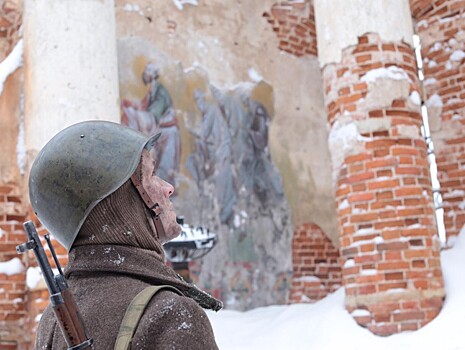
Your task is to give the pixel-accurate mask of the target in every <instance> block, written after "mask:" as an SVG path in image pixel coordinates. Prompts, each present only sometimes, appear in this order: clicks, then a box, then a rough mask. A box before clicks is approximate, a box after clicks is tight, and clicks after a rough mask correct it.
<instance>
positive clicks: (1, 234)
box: [0, 228, 5, 238]
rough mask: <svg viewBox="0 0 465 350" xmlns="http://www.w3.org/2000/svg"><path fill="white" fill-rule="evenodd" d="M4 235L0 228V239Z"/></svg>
mask: <svg viewBox="0 0 465 350" xmlns="http://www.w3.org/2000/svg"><path fill="white" fill-rule="evenodd" d="M4 234H5V231H3V230H2V229H1V228H0V238H2V237H3V235H4Z"/></svg>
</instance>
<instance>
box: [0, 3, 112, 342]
mask: <svg viewBox="0 0 465 350" xmlns="http://www.w3.org/2000/svg"><path fill="white" fill-rule="evenodd" d="M23 29H24V30H23V37H24V63H25V64H24V69H23V70H22V71H21V73H23V72H24V75H22V74H21V75H20V78H21V82H22V80H23V77H24V89H23V90H24V99H21V98H20V96H22V91H21V94H19V92H17V91H16V90H18V89H16V88H14V89H13V86H12V85H11V84H12V83H13V82H10V81H7V83H8V85H5V91H4V92H3V95H5V94H7V95H12V96H13V97H14V99H12V98H10V99H9V106H10V107H9V108H10V109H13V108H16V109H17V110H18V111H19V112H17V113H15V114H14V113H11V114H8V115H9V116H10V115H11V118H10V119H11V121H10V122H9V123H8V128H9V129H8V130H10V131H11V132H9V133H7V135H8V138H11V142H10V144H9V146H8V148H2V149H4V150H5V149H7V151H8V156H6V155H5V153H6V152H4V153H3V154H2V157H0V172H1V174H2V175H3V174H5V173H6V172H5V171H4V169H3V168H2V165H3V163H4V162H6V161H8V162H9V164H10V163H12V161H11V160H10V159H9V158H14V163H15V164H14V165H15V166H16V170H15V174H16V175H15V176H16V177H15V179H16V180H15V181H16V182H13V183H11V182H10V183H6V184H3V183H0V204H4V205H5V207H6V208H8V209H9V210H10V211H11V210H15V214H14V215H12V214H10V213H9V212H8V213H6V214H5V215H3V216H1V215H0V228H1V230H3V231H1V230H0V242H1V244H2V245H0V258H1V259H2V260H3V258H4V257H6V256H7V257H9V258H11V257H16V252H15V246H16V244H18V243H22V242H23V241H24V239H25V235H24V231H23V229H22V226H21V224H22V223H23V222H24V221H25V220H29V219H34V220H35V218H34V217H31V215H28V212H29V210H28V208H29V204H28V196H27V192H28V191H27V180H28V172H29V171H28V170H29V167H30V166H31V164H32V161H33V160H34V157H35V156H36V154H37V153H38V151H39V150H40V149H41V148H42V147H43V146H44V145H45V143H46V142H47V141H48V140H49V139H50V138H52V137H53V136H54V135H55V134H56V133H57V132H59V131H60V130H62V129H63V128H65V127H67V126H69V125H71V124H74V123H77V122H80V121H84V120H90V119H104V120H110V121H114V122H119V121H120V112H119V91H118V71H117V55H116V36H115V15H114V2H113V1H112V0H103V1H97V0H88V1H59V0H44V1H34V0H26V1H24V15H23ZM15 94H16V95H18V96H16V95H15ZM3 95H2V97H1V99H0V108H2V110H3V104H2V99H3ZM20 107H21V108H20ZM0 123H1V124H2V125H3V119H2V121H1V122H0ZM5 142H6V141H5V139H2V141H0V143H1V144H2V147H3V144H4V143H5ZM7 157H8V159H7ZM16 163H17V165H16ZM10 165H11V164H10ZM6 169H8V168H6ZM9 169H13V168H9ZM18 182H19V186H16V185H17V184H18ZM21 184H22V185H23V186H21ZM1 202H4V203H1ZM0 214H1V213H0ZM36 225H37V226H38V227H37V228H38V232H39V235H41V236H43V234H45V233H46V232H45V228H44V227H43V226H40V224H39V222H38V221H36ZM2 235H3V237H2ZM5 238H6V240H5ZM5 241H6V243H4V242H5ZM54 246H55V250H56V253H57V255H58V258H59V260H60V262H61V263H62V265H64V264H65V263H66V262H67V252H66V251H65V250H64V248H63V247H61V246H59V245H58V243H57V242H56V241H54ZM2 250H7V252H2ZM5 254H9V255H5ZM22 259H23V260H22V263H23V267H22V269H21V272H20V273H17V274H14V275H12V276H7V277H3V276H2V275H0V279H1V281H0V288H2V287H3V288H4V289H5V290H6V293H7V295H8V299H12V300H13V301H12V302H11V303H10V304H11V305H5V306H4V307H3V309H2V307H0V326H1V321H2V320H6V321H7V322H10V323H9V324H10V325H12V327H13V329H14V330H15V333H11V341H10V338H5V337H4V335H3V334H1V332H0V338H1V339H2V340H1V341H0V348H2V349H3V347H2V346H4V344H3V343H2V341H3V340H5V341H7V340H8V341H9V343H8V346H10V347H8V349H10V348H11V349H18V350H22V349H30V348H31V347H32V344H33V342H34V335H35V330H36V327H37V322H38V320H39V319H40V314H41V313H42V312H43V310H44V308H45V307H46V306H47V305H48V292H47V290H46V287H45V284H44V283H43V282H41V280H40V279H37V280H35V281H34V279H31V278H28V282H27V284H26V275H30V276H36V277H37V276H38V270H37V267H36V261H35V258H33V255H32V254H31V255H29V256H27V255H25V256H23V258H22ZM2 260H0V261H2ZM52 266H53V265H52ZM18 271H19V270H18ZM19 292H21V293H23V296H24V297H23V296H22V295H21V294H19ZM8 293H9V294H8ZM10 295H11V297H10ZM13 298H14V299H13ZM5 346H6V345H5ZM5 348H6V347H5Z"/></svg>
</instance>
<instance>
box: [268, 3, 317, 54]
mask: <svg viewBox="0 0 465 350" xmlns="http://www.w3.org/2000/svg"><path fill="white" fill-rule="evenodd" d="M263 17H265V18H266V20H267V21H268V23H270V24H271V25H272V27H273V31H274V32H275V33H276V36H277V38H278V40H279V45H278V47H279V49H280V50H282V51H285V52H287V53H290V54H292V55H295V56H297V57H301V56H304V55H310V56H316V55H317V45H316V29H315V11H314V8H313V0H305V1H299V2H296V1H294V2H291V1H288V2H286V1H285V2H279V3H276V4H274V5H273V6H272V8H271V11H270V12H265V13H264V14H263Z"/></svg>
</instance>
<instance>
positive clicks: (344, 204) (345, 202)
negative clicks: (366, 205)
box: [338, 199, 349, 210]
mask: <svg viewBox="0 0 465 350" xmlns="http://www.w3.org/2000/svg"><path fill="white" fill-rule="evenodd" d="M347 208H349V201H348V200H347V199H344V200H343V201H342V202H341V204H339V207H338V209H339V210H343V209H347Z"/></svg>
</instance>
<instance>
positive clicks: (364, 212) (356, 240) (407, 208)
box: [323, 34, 444, 335]
mask: <svg viewBox="0 0 465 350" xmlns="http://www.w3.org/2000/svg"><path fill="white" fill-rule="evenodd" d="M323 79H324V88H325V103H326V105H327V109H328V113H329V114H328V120H329V123H330V125H331V132H330V148H331V153H332V160H333V169H334V180H335V181H336V184H335V188H336V201H337V206H338V222H339V234H340V243H341V244H340V246H341V253H342V254H341V255H342V258H343V264H344V265H343V282H344V285H345V289H346V307H347V308H348V310H349V312H353V316H354V317H355V319H356V320H357V321H358V322H359V323H360V324H361V325H363V326H366V327H368V328H369V329H370V330H371V331H372V332H374V333H376V334H380V335H388V334H392V333H396V332H399V331H403V330H415V329H418V328H420V327H421V326H423V325H425V324H426V323H428V322H429V321H431V320H432V319H433V318H434V317H435V316H436V315H437V314H438V312H439V310H440V308H441V306H442V298H443V295H444V290H443V280H442V274H441V269H440V260H439V241H438V238H437V233H436V224H435V218H434V208H433V200H432V189H431V183H430V176H429V168H428V160H427V155H426V144H425V141H424V140H423V138H422V137H421V135H420V127H421V124H422V121H421V114H420V99H419V94H418V91H420V86H419V80H418V78H417V68H416V64H415V57H414V53H413V49H412V47H410V46H409V45H408V44H406V43H404V42H385V41H383V40H381V38H380V37H379V36H378V35H377V34H367V35H363V36H360V37H359V38H358V44H357V45H355V46H354V47H349V48H346V49H344V50H343V52H342V63H338V64H329V65H326V66H325V67H324V68H323ZM395 84H397V85H395ZM383 86H384V88H383ZM386 86H387V88H386ZM394 88H396V89H398V90H399V91H398V92H397V94H396V93H393V92H392V91H393V90H394Z"/></svg>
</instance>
